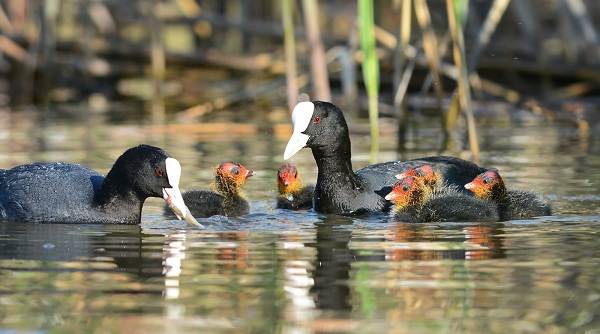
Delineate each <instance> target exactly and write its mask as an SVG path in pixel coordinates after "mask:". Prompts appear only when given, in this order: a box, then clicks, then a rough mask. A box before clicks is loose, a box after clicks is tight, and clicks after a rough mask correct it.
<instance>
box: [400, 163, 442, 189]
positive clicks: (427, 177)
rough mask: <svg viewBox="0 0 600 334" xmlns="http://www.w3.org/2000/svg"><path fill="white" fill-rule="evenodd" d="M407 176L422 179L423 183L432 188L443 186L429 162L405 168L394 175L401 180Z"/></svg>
mask: <svg viewBox="0 0 600 334" xmlns="http://www.w3.org/2000/svg"><path fill="white" fill-rule="evenodd" d="M407 176H412V177H414V178H416V179H419V178H420V179H422V180H423V183H424V184H425V185H426V186H427V187H429V188H430V189H431V190H433V189H434V188H436V187H445V186H446V185H445V184H444V181H443V180H442V178H441V177H440V175H439V174H438V173H436V172H435V171H434V170H433V167H431V165H429V164H424V165H421V166H418V167H411V168H408V169H407V170H405V171H404V172H403V173H400V174H398V175H396V178H397V179H398V180H402V179H403V178H405V177H407Z"/></svg>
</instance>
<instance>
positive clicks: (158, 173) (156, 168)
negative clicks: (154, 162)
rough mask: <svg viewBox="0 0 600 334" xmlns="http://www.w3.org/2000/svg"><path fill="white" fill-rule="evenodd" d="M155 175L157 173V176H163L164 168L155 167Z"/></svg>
mask: <svg viewBox="0 0 600 334" xmlns="http://www.w3.org/2000/svg"><path fill="white" fill-rule="evenodd" d="M154 175H156V176H157V177H161V176H163V171H162V169H160V167H154Z"/></svg>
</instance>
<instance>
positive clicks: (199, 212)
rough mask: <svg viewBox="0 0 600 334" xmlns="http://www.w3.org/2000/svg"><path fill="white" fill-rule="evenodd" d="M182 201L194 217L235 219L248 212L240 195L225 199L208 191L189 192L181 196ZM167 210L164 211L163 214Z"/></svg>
mask: <svg viewBox="0 0 600 334" xmlns="http://www.w3.org/2000/svg"><path fill="white" fill-rule="evenodd" d="M182 195H183V201H184V202H185V203H186V205H187V207H188V209H190V212H191V213H192V215H193V216H194V217H203V218H205V217H210V216H216V215H221V216H227V217H237V216H241V215H245V214H247V213H248V212H250V205H249V204H248V201H247V200H246V199H244V198H243V197H242V196H240V195H229V196H227V197H225V196H223V195H221V194H218V193H216V192H213V191H209V190H191V191H186V192H184V193H183V194H182ZM167 211H168V210H167V209H165V212H167Z"/></svg>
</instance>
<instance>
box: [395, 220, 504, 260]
mask: <svg viewBox="0 0 600 334" xmlns="http://www.w3.org/2000/svg"><path fill="white" fill-rule="evenodd" d="M462 232H463V234H464V239H449V238H444V240H452V241H454V242H457V243H458V242H460V243H463V242H464V243H466V244H467V245H472V247H467V249H445V250H435V249H420V248H423V247H425V248H427V247H428V246H427V245H428V244H429V245H430V246H429V247H434V246H433V244H432V243H434V242H436V241H438V240H439V237H440V233H439V232H437V231H435V230H431V229H430V228H427V227H426V226H425V225H418V224H409V223H397V224H395V225H393V226H392V228H391V229H390V230H389V231H388V232H387V233H386V240H387V241H391V242H397V243H406V244H405V245H397V246H398V247H391V248H389V249H386V252H385V255H386V257H385V258H386V260H387V261H404V260H421V261H423V260H425V261H429V260H442V259H467V260H483V259H490V258H502V257H504V249H503V247H502V239H501V238H500V237H499V236H498V233H499V231H498V225H496V224H495V225H475V226H467V227H464V228H463V229H462ZM411 243H412V244H414V246H413V247H411ZM417 244H421V245H417Z"/></svg>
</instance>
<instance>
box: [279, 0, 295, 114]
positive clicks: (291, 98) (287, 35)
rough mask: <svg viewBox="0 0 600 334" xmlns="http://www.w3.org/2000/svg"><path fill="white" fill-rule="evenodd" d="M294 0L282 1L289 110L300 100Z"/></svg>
mask: <svg viewBox="0 0 600 334" xmlns="http://www.w3.org/2000/svg"><path fill="white" fill-rule="evenodd" d="M292 6H293V2H292V0H283V1H282V2H281V17H282V20H283V31H284V37H283V38H284V43H285V77H286V81H287V85H286V89H287V99H288V107H289V111H290V112H292V110H293V109H294V106H295V105H296V102H298V101H297V100H298V80H297V79H296V78H297V76H298V75H297V73H296V37H295V36H294V16H293V8H292Z"/></svg>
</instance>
